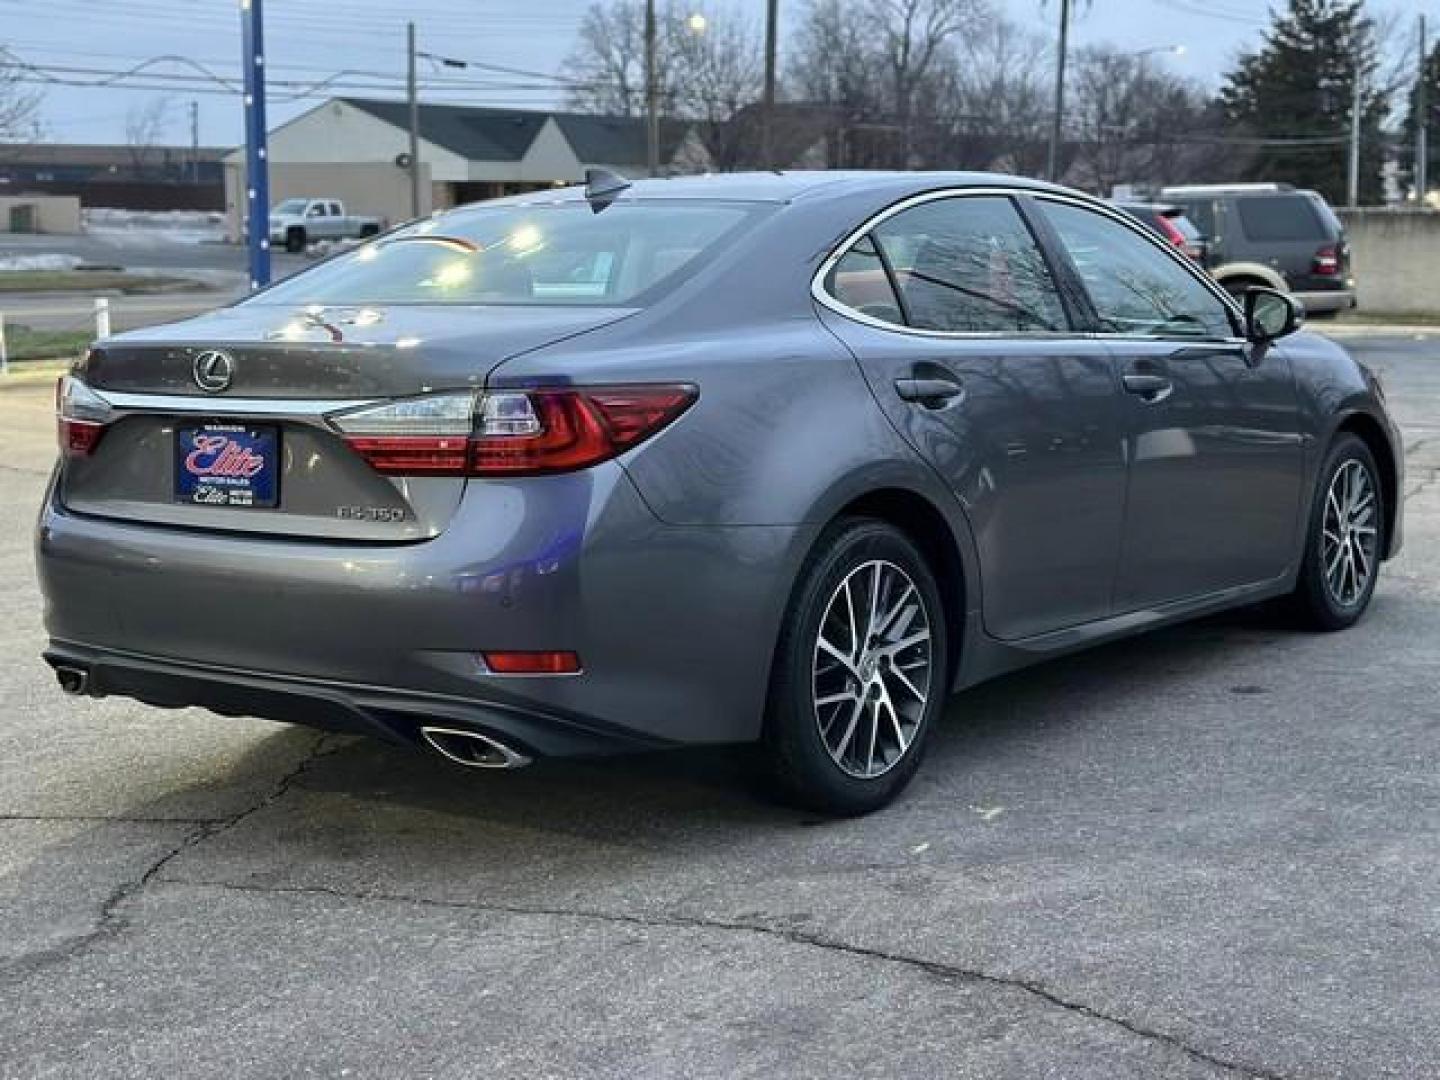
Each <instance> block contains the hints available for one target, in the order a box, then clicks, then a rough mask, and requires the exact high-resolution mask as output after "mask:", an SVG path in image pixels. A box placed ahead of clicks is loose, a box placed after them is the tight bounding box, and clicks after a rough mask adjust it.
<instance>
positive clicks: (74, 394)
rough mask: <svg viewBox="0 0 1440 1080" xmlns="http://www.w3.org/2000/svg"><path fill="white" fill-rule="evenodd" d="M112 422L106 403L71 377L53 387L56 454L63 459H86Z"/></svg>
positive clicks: (63, 378) (110, 412)
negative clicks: (58, 451) (62, 456)
mask: <svg viewBox="0 0 1440 1080" xmlns="http://www.w3.org/2000/svg"><path fill="white" fill-rule="evenodd" d="M112 419H114V416H113V413H112V411H111V408H110V403H109V402H108V401H106V400H105V399H104V398H102V397H101V396H100V395H99V394H97V393H95V391H94V390H91V389H90V388H89V387H88V386H86V385H85V384H84V383H83V382H81V381H80V380H79V379H77V378H75V376H73V375H63V376H61V378H60V381H59V382H58V383H56V384H55V420H56V425H57V428H58V432H57V433H58V435H59V439H60V452H61V453H62V454H64V455H65V456H66V457H88V456H89V455H90V454H92V453H94V451H95V447H96V446H98V445H99V443H100V437H101V436H102V435H104V434H105V429H106V427H107V426H108V425H109V423H110V421H111V420H112Z"/></svg>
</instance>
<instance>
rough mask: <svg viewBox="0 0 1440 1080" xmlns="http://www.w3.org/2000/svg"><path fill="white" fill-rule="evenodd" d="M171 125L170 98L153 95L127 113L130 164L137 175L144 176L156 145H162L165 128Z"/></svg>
mask: <svg viewBox="0 0 1440 1080" xmlns="http://www.w3.org/2000/svg"><path fill="white" fill-rule="evenodd" d="M169 125H170V99H169V98H166V97H153V98H151V99H150V100H149V101H147V102H144V103H143V104H139V105H135V106H133V107H132V108H131V109H130V110H129V112H127V113H126V114H125V145H126V146H127V147H128V148H129V153H130V166H131V168H132V169H134V171H135V175H136V176H137V177H138V176H143V175H144V174H145V172H146V170H147V169H148V168H149V166H150V159H151V158H152V157H153V155H154V153H155V149H156V147H158V146H160V145H161V140H162V138H163V137H164V134H165V129H166V128H167V127H169Z"/></svg>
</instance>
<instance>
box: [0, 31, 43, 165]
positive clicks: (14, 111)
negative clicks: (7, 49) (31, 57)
mask: <svg viewBox="0 0 1440 1080" xmlns="http://www.w3.org/2000/svg"><path fill="white" fill-rule="evenodd" d="M41 100H42V96H41V94H40V92H39V91H38V90H35V89H33V88H31V87H30V86H29V84H28V83H26V81H25V72H24V71H23V70H22V69H21V68H20V67H18V66H17V65H16V64H14V63H12V62H10V61H8V60H7V59H6V58H5V56H4V54H3V50H0V141H3V142H16V141H19V140H21V139H34V138H36V137H37V135H38V133H39V130H40V102H41Z"/></svg>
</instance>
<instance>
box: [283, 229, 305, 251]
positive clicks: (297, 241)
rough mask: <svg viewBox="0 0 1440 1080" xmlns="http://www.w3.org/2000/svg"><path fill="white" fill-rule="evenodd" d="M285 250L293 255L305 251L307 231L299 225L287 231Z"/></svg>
mask: <svg viewBox="0 0 1440 1080" xmlns="http://www.w3.org/2000/svg"><path fill="white" fill-rule="evenodd" d="M285 250H286V251H288V252H290V254H292V255H299V254H300V253H301V252H302V251H304V250H305V230H304V229H302V228H300V227H299V226H298V225H295V226H292V227H290V228H288V229H286V230H285Z"/></svg>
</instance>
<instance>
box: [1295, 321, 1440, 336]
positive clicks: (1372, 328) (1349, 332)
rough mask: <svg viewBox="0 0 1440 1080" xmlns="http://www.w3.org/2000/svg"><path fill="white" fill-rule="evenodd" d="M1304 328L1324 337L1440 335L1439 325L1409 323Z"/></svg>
mask: <svg viewBox="0 0 1440 1080" xmlns="http://www.w3.org/2000/svg"><path fill="white" fill-rule="evenodd" d="M1305 329H1306V330H1309V331H1310V332H1311V333H1315V334H1323V335H1324V336H1325V337H1333V338H1341V337H1436V336H1440V326H1436V325H1430V326H1425V325H1422V324H1413V325H1412V324H1409V323H1356V324H1354V325H1353V326H1347V325H1345V324H1344V323H1340V324H1339V325H1332V326H1319V325H1316V324H1315V323H1313V322H1311V323H1307V324H1306V325H1305Z"/></svg>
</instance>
